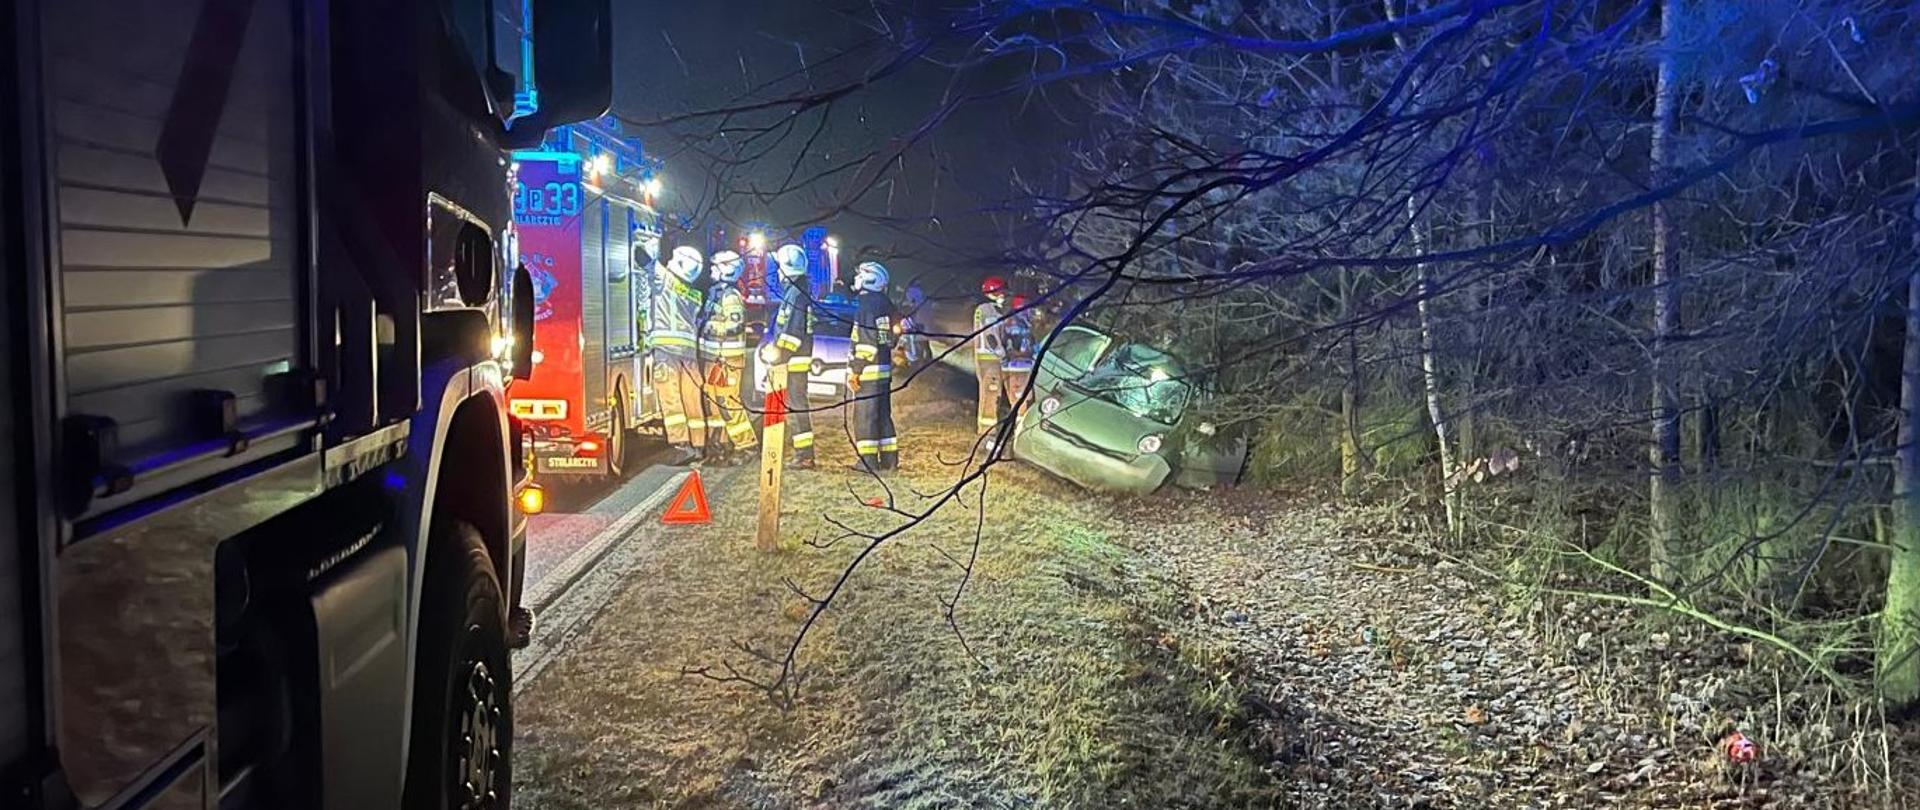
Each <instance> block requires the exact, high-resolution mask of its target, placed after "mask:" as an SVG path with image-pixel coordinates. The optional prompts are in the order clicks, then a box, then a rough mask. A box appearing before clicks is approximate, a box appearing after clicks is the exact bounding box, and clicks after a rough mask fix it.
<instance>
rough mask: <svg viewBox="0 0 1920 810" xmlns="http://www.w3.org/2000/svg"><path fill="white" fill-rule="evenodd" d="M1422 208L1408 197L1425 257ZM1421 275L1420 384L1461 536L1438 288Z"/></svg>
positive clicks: (1411, 227)
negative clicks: (1437, 339)
mask: <svg viewBox="0 0 1920 810" xmlns="http://www.w3.org/2000/svg"><path fill="white" fill-rule="evenodd" d="M1418 212H1419V207H1418V205H1417V204H1416V202H1415V201H1414V198H1413V197H1411V196H1409V197H1407V229H1408V231H1409V232H1410V233H1411V234H1412V235H1413V252H1414V254H1415V255H1419V254H1422V253H1425V252H1426V250H1427V240H1426V238H1425V236H1424V234H1422V233H1421V231H1420V224H1419V223H1418V222H1416V221H1415V220H1416V218H1417V217H1418V216H1419V213H1418ZM1415 267H1417V268H1418V270H1419V274H1420V299H1419V303H1418V305H1417V306H1416V309H1418V311H1419V313H1420V380H1421V387H1423V388H1424V389H1426V394H1427V418H1428V419H1430V420H1432V421H1433V440H1434V444H1435V445H1436V446H1438V447H1439V449H1440V503H1441V506H1442V507H1443V508H1444V509H1445V510H1446V513H1447V534H1448V535H1449V536H1453V537H1457V536H1459V535H1460V496H1459V489H1458V488H1457V487H1455V486H1454V485H1455V483H1456V482H1455V481H1454V480H1453V477H1454V475H1453V474H1454V470H1455V469H1456V468H1455V465H1454V462H1453V442H1452V440H1451V439H1450V437H1449V436H1448V433H1449V431H1448V426H1447V412H1446V408H1445V407H1443V405H1442V403H1441V399H1440V362H1439V359H1438V358H1436V357H1434V336H1433V296H1434V294H1435V293H1436V292H1437V288H1436V287H1435V286H1434V283H1433V268H1432V267H1429V266H1428V265H1427V263H1426V262H1420V263H1419V264H1417V265H1415Z"/></svg>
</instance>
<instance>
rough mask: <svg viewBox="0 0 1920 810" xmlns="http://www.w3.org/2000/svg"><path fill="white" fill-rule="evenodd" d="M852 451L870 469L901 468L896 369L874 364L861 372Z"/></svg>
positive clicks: (855, 407) (856, 398)
mask: <svg viewBox="0 0 1920 810" xmlns="http://www.w3.org/2000/svg"><path fill="white" fill-rule="evenodd" d="M853 448H854V450H856V451H858V452H859V453H860V463H861V464H862V465H864V466H866V467H867V468H869V469H880V470H891V469H896V468H898V467H899V466H900V439H899V437H897V436H895V435H894V429H893V367H892V366H887V365H872V366H867V367H866V368H863V369H861V370H860V390H859V391H857V392H855V393H854V400H853Z"/></svg>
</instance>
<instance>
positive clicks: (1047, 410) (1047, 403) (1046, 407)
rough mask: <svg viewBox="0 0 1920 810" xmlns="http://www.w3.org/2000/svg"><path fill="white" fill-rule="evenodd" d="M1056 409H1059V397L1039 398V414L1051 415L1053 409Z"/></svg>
mask: <svg viewBox="0 0 1920 810" xmlns="http://www.w3.org/2000/svg"><path fill="white" fill-rule="evenodd" d="M1058 410H1060V398H1059V397H1047V398H1046V399H1043V400H1040V415H1041V416H1052V415H1053V413H1054V411H1058Z"/></svg>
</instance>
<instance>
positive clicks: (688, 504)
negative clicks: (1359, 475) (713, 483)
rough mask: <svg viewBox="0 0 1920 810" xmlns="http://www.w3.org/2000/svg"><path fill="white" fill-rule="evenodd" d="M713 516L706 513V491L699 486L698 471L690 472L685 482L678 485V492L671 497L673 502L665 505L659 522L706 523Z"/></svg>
mask: <svg viewBox="0 0 1920 810" xmlns="http://www.w3.org/2000/svg"><path fill="white" fill-rule="evenodd" d="M711 520H713V515H711V514H709V513H708V512H707V490H706V488H705V487H703V486H701V485H700V471H699V470H692V471H690V472H689V473H688V474H687V482H686V483H684V484H681V485H680V492H679V493H677V494H675V495H674V496H673V502H672V503H670V504H668V505H667V511H666V514H663V515H661V516H660V522H661V523H666V524H669V525H671V524H675V523H707V522H709V521H711Z"/></svg>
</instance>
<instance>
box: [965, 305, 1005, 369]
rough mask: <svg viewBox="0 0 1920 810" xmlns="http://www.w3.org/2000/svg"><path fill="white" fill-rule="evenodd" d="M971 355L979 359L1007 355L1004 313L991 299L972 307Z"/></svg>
mask: <svg viewBox="0 0 1920 810" xmlns="http://www.w3.org/2000/svg"><path fill="white" fill-rule="evenodd" d="M973 356H974V358H975V359H979V360H1005V359H1006V357H1007V327H1006V314H1005V313H1003V312H1001V311H1000V305H999V304H996V303H994V302H992V301H988V302H986V303H984V304H981V305H980V306H977V307H974V308H973Z"/></svg>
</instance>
